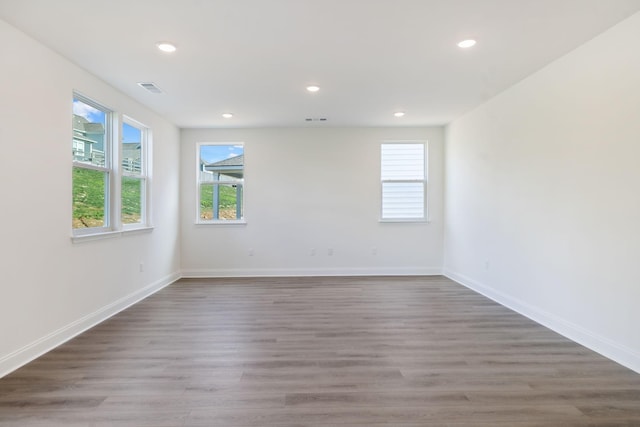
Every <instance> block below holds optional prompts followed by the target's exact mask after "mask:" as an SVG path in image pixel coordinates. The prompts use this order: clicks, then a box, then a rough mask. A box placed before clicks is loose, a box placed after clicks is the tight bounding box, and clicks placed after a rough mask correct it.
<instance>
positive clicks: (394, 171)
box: [381, 143, 425, 181]
mask: <svg viewBox="0 0 640 427" xmlns="http://www.w3.org/2000/svg"><path fill="white" fill-rule="evenodd" d="M381 161H382V168H381V172H382V174H381V175H382V180H383V181H385V180H411V179H420V180H421V179H424V175H425V174H424V144H415V143H414V144H382V151H381Z"/></svg>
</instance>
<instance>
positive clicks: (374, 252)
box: [371, 246, 378, 255]
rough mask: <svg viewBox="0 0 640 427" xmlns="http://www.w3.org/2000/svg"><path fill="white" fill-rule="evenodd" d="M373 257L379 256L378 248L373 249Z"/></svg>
mask: <svg viewBox="0 0 640 427" xmlns="http://www.w3.org/2000/svg"><path fill="white" fill-rule="evenodd" d="M371 255H378V248H376V247H375V246H374V247H373V248H371Z"/></svg>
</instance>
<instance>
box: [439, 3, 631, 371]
mask: <svg viewBox="0 0 640 427" xmlns="http://www.w3.org/2000/svg"><path fill="white" fill-rule="evenodd" d="M638 40H640V14H636V15H634V16H632V17H631V18H629V19H628V20H626V21H623V22H622V23H620V24H618V25H617V26H615V27H613V28H612V29H610V30H609V31H607V32H605V33H603V34H602V35H600V36H598V37H596V38H595V39H593V40H591V41H589V42H588V43H586V44H585V45H583V46H581V47H580V48H578V49H576V50H575V51H573V52H572V53H570V54H568V55H566V56H565V57H563V58H561V59H559V60H557V61H555V62H554V63H552V64H550V65H549V66H547V67H546V68H544V69H542V70H541V71H539V72H538V73H535V74H534V75H532V76H530V77H529V78H527V79H525V80H524V81H522V82H520V83H519V84H517V85H515V86H514V87H512V88H511V89H509V90H507V91H506V92H504V93H502V94H501V95H499V96H498V97H496V98H494V99H493V100H491V101H489V102H488V103H486V104H485V105H483V106H481V107H480V108H477V109H476V110H474V111H472V112H470V113H469V114H467V115H465V116H464V117H462V118H460V119H458V120H455V121H454V122H453V123H451V124H450V125H449V126H448V128H447V142H446V166H445V167H446V178H445V181H446V184H445V187H446V201H445V212H446V217H445V223H446V229H445V263H444V266H445V273H446V274H447V275H449V276H450V277H452V278H454V279H457V280H458V281H460V282H462V283H464V284H466V285H468V286H470V287H472V288H474V289H476V290H479V291H480V292H482V293H485V294H486V295H488V296H490V297H492V298H494V299H496V300H498V301H500V302H502V303H504V304H505V305H507V306H510V307H512V308H515V309H516V310H518V311H520V312H522V313H524V314H526V315H528V316H530V317H532V318H534V319H536V320H538V321H539V322H541V323H543V324H546V325H548V326H550V327H551V328H553V329H555V330H557V331H559V332H561V333H563V334H565V335H567V336H569V337H570V338H572V339H574V340H576V341H578V342H581V343H583V344H585V345H587V346H589V347H591V348H593V349H594V350H596V351H599V352H601V353H602V354H604V355H606V356H609V357H611V358H613V359H614V360H617V361H619V362H620V363H622V364H625V365H627V366H629V367H631V368H632V369H635V370H636V371H639V372H640V333H639V332H638V327H639V325H640V309H638V304H639V302H640V268H639V267H638V260H639V259H640V160H639V159H640V54H639V50H638V46H637V45H635V42H636V41H638Z"/></svg>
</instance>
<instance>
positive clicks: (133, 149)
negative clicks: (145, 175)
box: [122, 123, 143, 175]
mask: <svg viewBox="0 0 640 427" xmlns="http://www.w3.org/2000/svg"><path fill="white" fill-rule="evenodd" d="M142 133H143V132H142V129H139V128H137V127H135V126H132V125H130V124H128V123H123V124H122V170H123V172H124V173H126V174H128V175H131V174H136V175H142Z"/></svg>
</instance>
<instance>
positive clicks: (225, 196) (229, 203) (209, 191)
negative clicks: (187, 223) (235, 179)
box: [200, 184, 237, 219]
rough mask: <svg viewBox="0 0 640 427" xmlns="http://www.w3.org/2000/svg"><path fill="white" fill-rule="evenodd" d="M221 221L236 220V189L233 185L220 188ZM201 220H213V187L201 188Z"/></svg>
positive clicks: (203, 186) (209, 185) (205, 185)
mask: <svg viewBox="0 0 640 427" xmlns="http://www.w3.org/2000/svg"><path fill="white" fill-rule="evenodd" d="M219 189H220V192H219V200H218V201H219V203H218V205H219V212H218V213H219V216H220V218H219V219H236V200H237V197H236V194H237V193H236V188H235V187H234V186H232V185H220V186H219ZM200 218H201V219H212V218H213V185H212V184H202V185H201V186H200Z"/></svg>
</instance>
